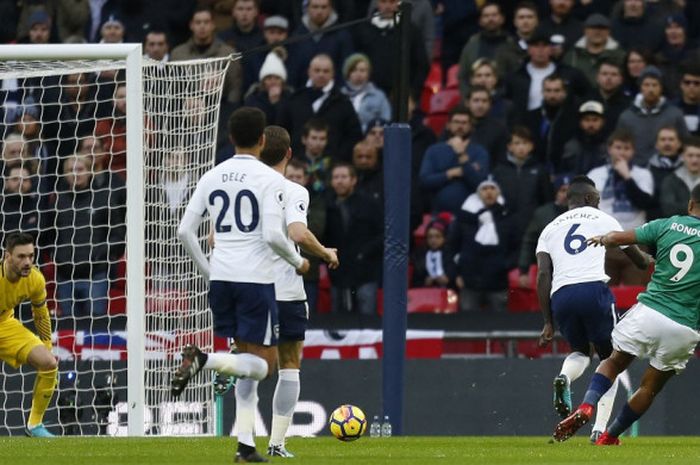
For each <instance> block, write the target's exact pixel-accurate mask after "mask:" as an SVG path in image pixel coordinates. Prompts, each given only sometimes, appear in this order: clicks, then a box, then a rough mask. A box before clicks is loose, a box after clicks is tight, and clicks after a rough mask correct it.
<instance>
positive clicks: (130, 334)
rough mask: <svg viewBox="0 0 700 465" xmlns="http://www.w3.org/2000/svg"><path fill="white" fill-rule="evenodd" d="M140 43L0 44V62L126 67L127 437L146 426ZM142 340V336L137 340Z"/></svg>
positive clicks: (141, 432) (142, 128) (143, 432)
mask: <svg viewBox="0 0 700 465" xmlns="http://www.w3.org/2000/svg"><path fill="white" fill-rule="evenodd" d="M142 56H143V55H142V50H141V44H138V43H128V44H49V45H25V44H13V45H0V61H18V62H19V61H40V60H100V59H103V60H124V61H125V62H126V104H127V108H128V109H129V111H128V112H127V114H126V159H127V166H128V167H129V171H128V173H129V175H128V177H127V181H126V193H127V205H128V207H127V213H126V231H127V232H126V255H127V257H128V259H127V261H126V286H127V292H126V304H127V308H128V315H127V319H126V320H127V353H128V358H127V377H128V383H127V397H128V399H127V405H128V429H127V430H128V435H129V436H144V435H145V431H144V424H145V409H146V395H145V379H144V377H145V361H144V352H145V337H144V336H145V307H146V297H145V296H146V291H145V259H144V252H145V250H144V241H145V232H144V229H145V220H144V218H145V216H144V215H145V207H144V203H145V202H144V174H143V166H144V163H143V134H144V127H143V73H142V66H143V57H142ZM139 335H141V337H139Z"/></svg>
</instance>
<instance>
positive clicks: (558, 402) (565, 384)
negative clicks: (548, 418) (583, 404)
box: [553, 374, 571, 418]
mask: <svg viewBox="0 0 700 465" xmlns="http://www.w3.org/2000/svg"><path fill="white" fill-rule="evenodd" d="M553 384H554V399H553V402H554V410H556V412H557V413H558V414H559V416H560V417H561V418H566V417H568V416H569V414H571V389H570V383H569V378H568V377H567V376H566V375H563V374H562V375H559V376H557V377H556V378H554V383H553Z"/></svg>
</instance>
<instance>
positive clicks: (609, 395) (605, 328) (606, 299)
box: [586, 283, 619, 443]
mask: <svg viewBox="0 0 700 465" xmlns="http://www.w3.org/2000/svg"><path fill="white" fill-rule="evenodd" d="M591 291H592V292H591V295H592V296H596V297H595V301H596V302H597V305H593V306H592V308H591V314H590V318H588V319H587V324H586V330H587V332H588V335H589V336H588V337H589V339H590V340H591V342H592V343H593V346H594V347H595V351H596V353H597V354H598V357H599V358H600V360H601V362H602V361H604V360H605V359H607V358H608V357H610V355H611V354H612V352H613V347H612V340H611V338H612V332H613V327H614V322H615V320H616V319H617V313H616V311H615V297H614V296H613V294H612V292H611V291H610V288H609V287H608V286H607V285H605V284H603V283H600V284H599V285H597V286H596V289H595V292H593V289H592V290H591ZM618 384H619V383H618V380H617V376H616V377H615V380H614V381H613V383H612V386H611V387H610V389H608V390H607V391H606V392H605V393H604V394H603V395H602V396H601V398H600V400H599V401H598V404H597V405H596V417H595V423H594V424H593V430H592V432H591V437H590V440H591V442H592V443H595V442H596V441H597V440H598V438H599V437H600V436H601V435H602V434H603V432H604V431H605V429H606V427H607V424H608V420H610V415H611V414H612V409H613V404H614V403H615V396H616V394H617V386H618Z"/></svg>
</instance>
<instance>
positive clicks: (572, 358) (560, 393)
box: [552, 285, 591, 418]
mask: <svg viewBox="0 0 700 465" xmlns="http://www.w3.org/2000/svg"><path fill="white" fill-rule="evenodd" d="M586 291H587V289H586V288H585V286H580V285H573V286H565V287H563V288H561V289H559V290H557V292H555V293H554V295H553V296H552V316H553V318H554V322H555V324H556V327H557V328H559V332H560V333H561V334H562V335H563V336H564V339H566V341H567V342H568V343H569V345H570V346H571V349H572V352H571V353H570V354H569V355H567V357H566V358H565V359H564V362H563V363H562V366H561V370H560V372H559V374H558V375H557V376H556V377H555V378H554V381H553V383H552V386H553V396H552V403H553V406H554V410H555V411H556V412H557V413H558V414H559V415H560V416H561V417H562V418H565V417H566V416H568V415H569V414H570V413H571V410H572V403H571V383H572V382H573V381H575V380H577V379H578V378H579V377H581V375H582V374H583V372H584V371H585V370H586V368H588V365H590V362H591V359H590V344H589V340H588V336H587V333H586V327H585V321H584V320H583V319H582V317H581V315H580V313H581V312H582V311H583V310H582V309H580V308H579V307H580V306H581V302H586V300H587V299H586V294H587V292H586Z"/></svg>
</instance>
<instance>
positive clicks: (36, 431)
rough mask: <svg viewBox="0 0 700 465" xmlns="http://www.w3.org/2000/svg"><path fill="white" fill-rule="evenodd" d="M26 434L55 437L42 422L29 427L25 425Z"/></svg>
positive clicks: (34, 436) (37, 436)
mask: <svg viewBox="0 0 700 465" xmlns="http://www.w3.org/2000/svg"><path fill="white" fill-rule="evenodd" d="M27 436H29V437H31V438H53V437H56V435H55V434H52V433H50V432H49V430H47V429H46V426H44V424H43V423H39V424H38V425H36V426H32V427H31V428H30V427H29V425H27Z"/></svg>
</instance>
